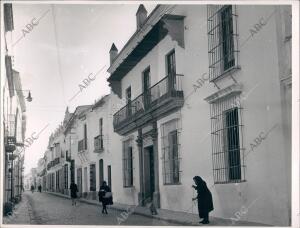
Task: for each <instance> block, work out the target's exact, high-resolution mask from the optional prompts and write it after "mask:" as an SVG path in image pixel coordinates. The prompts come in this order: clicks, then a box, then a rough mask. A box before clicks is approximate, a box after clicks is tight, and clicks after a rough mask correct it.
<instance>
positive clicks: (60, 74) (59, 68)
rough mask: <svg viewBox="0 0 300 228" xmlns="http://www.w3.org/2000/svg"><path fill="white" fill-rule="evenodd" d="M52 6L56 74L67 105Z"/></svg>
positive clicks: (52, 6)
mask: <svg viewBox="0 0 300 228" xmlns="http://www.w3.org/2000/svg"><path fill="white" fill-rule="evenodd" d="M51 8H52V18H53V26H54V37H55V45H56V51H57V64H58V74H59V77H60V81H61V87H62V94H63V100H64V103H65V105H67V103H66V97H65V90H64V88H65V87H64V80H63V77H62V70H61V58H60V48H59V45H58V38H57V37H58V36H57V26H56V21H55V13H54V5H53V4H52V5H51Z"/></svg>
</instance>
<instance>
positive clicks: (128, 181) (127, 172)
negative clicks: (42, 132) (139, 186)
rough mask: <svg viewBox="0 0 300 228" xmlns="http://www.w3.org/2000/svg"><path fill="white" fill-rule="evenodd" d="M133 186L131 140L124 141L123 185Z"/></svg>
mask: <svg viewBox="0 0 300 228" xmlns="http://www.w3.org/2000/svg"><path fill="white" fill-rule="evenodd" d="M132 186H133V156H132V146H131V140H127V141H124V142H123V187H132Z"/></svg>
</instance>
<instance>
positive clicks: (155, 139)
mask: <svg viewBox="0 0 300 228" xmlns="http://www.w3.org/2000/svg"><path fill="white" fill-rule="evenodd" d="M136 23H137V29H136V32H135V33H134V34H133V35H132V37H131V38H130V39H129V40H128V41H127V43H126V44H125V46H124V47H123V48H122V50H121V51H120V52H119V51H118V49H117V47H116V45H115V44H113V45H112V47H111V50H110V67H109V68H108V72H109V73H110V77H109V78H108V82H109V86H110V87H111V93H110V94H108V95H105V96H103V97H102V98H101V99H99V100H98V101H97V102H96V103H94V104H92V105H84V106H78V107H77V108H76V109H75V110H74V111H73V112H71V113H70V112H69V110H68V108H67V109H66V112H65V116H64V119H63V121H62V123H61V125H60V126H59V127H58V128H57V130H56V131H55V132H54V133H53V134H52V135H51V136H50V138H49V145H48V148H47V150H46V152H45V153H44V157H43V158H42V160H41V161H40V162H39V166H38V168H37V169H38V170H39V172H38V176H39V177H38V178H40V182H41V183H42V187H43V189H45V190H46V191H53V192H58V193H61V194H66V195H68V194H69V186H70V183H71V182H73V181H74V182H75V183H76V184H77V185H78V188H79V194H80V195H81V196H82V197H85V198H88V199H96V195H97V194H96V192H97V191H98V190H99V186H100V184H101V183H102V181H103V180H105V181H107V182H108V184H109V186H111V188H112V192H113V194H114V201H115V202H117V203H122V204H128V205H141V206H145V205H146V204H147V203H148V202H150V201H152V202H153V203H154V205H155V206H156V207H158V208H161V209H167V210H173V211H181V212H186V213H191V212H192V211H191V208H192V207H191V206H192V201H191V199H192V197H194V196H195V192H194V190H193V189H192V188H191V185H192V184H193V181H192V179H193V177H194V176H195V175H199V176H201V177H202V178H203V179H204V180H205V181H206V182H207V184H208V186H209V188H210V189H211V191H212V195H213V199H214V207H215V209H214V211H213V213H212V216H216V217H222V218H232V217H234V215H235V212H237V211H239V210H240V208H241V207H242V206H244V207H247V208H248V206H249V205H251V208H250V206H249V208H248V211H247V213H246V214H245V215H244V217H243V218H242V219H243V220H245V221H251V222H259V223H265V224H272V225H288V224H290V222H291V87H292V74H291V37H292V32H291V7H290V6H285V5H280V6H279V5H276V6H274V5H261V6H249V5H208V6H207V5H158V6H157V7H156V8H155V9H154V10H153V11H152V12H151V14H150V15H148V13H147V11H146V9H145V7H144V6H143V5H140V6H139V8H138V10H137V13H136ZM115 29H117V28H115ZM194 213H195V210H194Z"/></svg>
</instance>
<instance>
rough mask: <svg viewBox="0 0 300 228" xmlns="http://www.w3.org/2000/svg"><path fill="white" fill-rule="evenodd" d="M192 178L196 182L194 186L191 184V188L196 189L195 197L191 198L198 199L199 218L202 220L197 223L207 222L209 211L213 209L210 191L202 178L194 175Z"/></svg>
mask: <svg viewBox="0 0 300 228" xmlns="http://www.w3.org/2000/svg"><path fill="white" fill-rule="evenodd" d="M193 180H194V182H195V184H196V186H195V185H193V188H195V189H196V190H197V197H195V198H193V200H196V199H198V212H199V217H200V219H202V218H203V220H202V221H200V222H199V223H202V224H208V223H209V219H208V216H209V212H211V211H212V210H213V209H214V206H213V200H212V195H211V192H210V191H209V189H208V188H207V186H206V183H205V181H204V180H202V178H201V177H199V176H195V177H194V178H193Z"/></svg>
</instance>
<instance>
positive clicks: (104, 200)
mask: <svg viewBox="0 0 300 228" xmlns="http://www.w3.org/2000/svg"><path fill="white" fill-rule="evenodd" d="M106 192H111V190H110V187H109V186H107V185H106V186H104V185H102V186H101V187H100V191H99V193H98V196H99V201H100V202H102V203H103V204H106V205H108V204H113V198H112V197H109V198H104V196H105V193H106Z"/></svg>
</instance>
